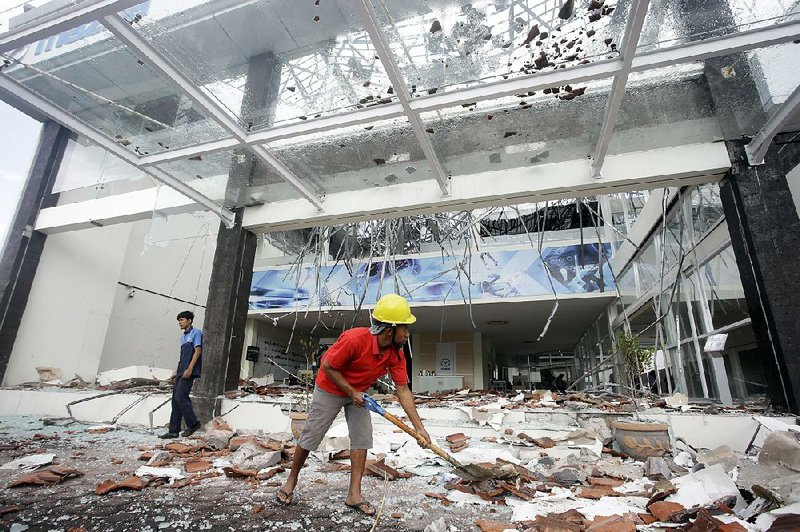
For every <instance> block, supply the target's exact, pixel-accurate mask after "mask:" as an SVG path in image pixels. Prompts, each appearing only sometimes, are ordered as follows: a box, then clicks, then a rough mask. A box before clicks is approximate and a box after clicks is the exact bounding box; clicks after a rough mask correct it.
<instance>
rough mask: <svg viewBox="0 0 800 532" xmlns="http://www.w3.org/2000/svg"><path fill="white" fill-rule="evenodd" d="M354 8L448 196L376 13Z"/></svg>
mask: <svg viewBox="0 0 800 532" xmlns="http://www.w3.org/2000/svg"><path fill="white" fill-rule="evenodd" d="M356 6H357V7H358V10H359V12H360V14H361V21H362V22H363V23H364V26H365V29H366V30H367V33H368V34H369V38H370V40H371V41H372V45H373V46H374V47H375V52H376V53H377V54H378V57H379V58H380V60H381V63H383V68H384V69H385V70H386V75H387V76H388V77H389V80H390V81H391V82H392V87H394V93H395V94H396V95H397V99H398V101H399V102H400V104H401V105H402V106H403V110H404V111H405V113H406V116H407V117H408V121H409V122H410V123H411V128H412V129H413V131H414V136H415V137H417V142H418V143H419V145H420V147H421V148H422V152H423V153H424V154H425V158H426V159H427V160H428V164H429V165H431V169H432V170H433V175H434V176H436V181H437V182H438V183H439V188H440V189H441V190H442V195H443V196H449V195H450V186H449V185H450V183H449V180H450V177H449V176H448V175H447V172H446V171H445V169H444V167H443V166H442V164H441V163H440V162H439V157H437V155H436V152H435V151H434V149H433V143H432V142H431V139H430V138H429V137H428V134H427V133H426V132H425V125H424V124H423V123H422V118H420V116H419V113H418V112H417V111H414V109H412V108H411V103H410V101H409V98H408V86H407V85H406V82H405V80H404V79H403V73H402V72H400V67H399V66H398V65H397V62H396V61H395V60H394V56H392V52H391V50H389V42H388V40H387V39H386V35H385V34H384V33H383V29H382V28H381V26H380V22H379V21H378V17H377V15H376V13H375V8H373V7H372V3H371V2H370V0H361V1H360V2H356Z"/></svg>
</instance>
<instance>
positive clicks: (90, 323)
mask: <svg viewBox="0 0 800 532" xmlns="http://www.w3.org/2000/svg"><path fill="white" fill-rule="evenodd" d="M130 233H131V227H130V225H126V224H122V225H117V226H112V227H102V228H94V229H87V230H84V231H76V232H71V233H64V234H60V235H53V236H50V237H48V239H47V241H46V243H45V246H44V251H43V253H42V257H41V260H40V262H39V266H38V269H37V271H36V278H35V279H34V282H33V286H32V287H31V293H30V296H29V298H28V304H27V306H26V309H25V314H24V315H23V317H22V322H21V324H20V328H19V332H18V333H17V339H16V342H15V343H14V349H13V350H12V352H11V358H10V360H9V363H8V369H7V370H6V373H5V377H4V379H3V383H4V384H5V385H14V384H19V383H21V382H29V381H38V374H37V372H36V366H53V367H57V368H60V369H61V372H62V377H63V379H64V380H68V379H71V378H72V377H73V376H74V375H80V376H81V377H82V378H83V379H85V380H88V381H93V380H94V377H95V375H96V373H97V368H98V365H99V362H100V356H101V353H102V351H103V344H104V342H105V338H106V330H107V328H108V323H109V318H110V317H111V312H112V308H113V306H114V297H115V294H116V286H117V279H119V275H120V271H121V269H122V262H123V259H124V257H125V250H126V247H127V244H128V237H129V235H130Z"/></svg>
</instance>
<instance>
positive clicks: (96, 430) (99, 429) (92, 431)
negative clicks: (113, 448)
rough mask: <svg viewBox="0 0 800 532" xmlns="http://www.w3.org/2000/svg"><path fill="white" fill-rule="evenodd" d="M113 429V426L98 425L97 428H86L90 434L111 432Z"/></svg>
mask: <svg viewBox="0 0 800 532" xmlns="http://www.w3.org/2000/svg"><path fill="white" fill-rule="evenodd" d="M111 430H114V429H113V428H112V427H98V428H96V429H86V432H88V433H90V434H105V433H106V432H109V431H111Z"/></svg>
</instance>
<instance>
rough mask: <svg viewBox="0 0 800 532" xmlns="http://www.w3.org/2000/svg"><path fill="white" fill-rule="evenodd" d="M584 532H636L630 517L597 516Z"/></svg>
mask: <svg viewBox="0 0 800 532" xmlns="http://www.w3.org/2000/svg"><path fill="white" fill-rule="evenodd" d="M586 532H636V524H635V523H634V522H633V519H632V518H631V517H630V515H611V516H598V517H595V518H594V520H593V521H592V522H591V523H589V526H588V527H587V528H586Z"/></svg>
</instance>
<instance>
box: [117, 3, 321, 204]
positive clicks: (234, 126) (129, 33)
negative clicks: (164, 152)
mask: <svg viewBox="0 0 800 532" xmlns="http://www.w3.org/2000/svg"><path fill="white" fill-rule="evenodd" d="M102 23H103V25H104V26H105V27H106V28H108V30H109V31H110V32H111V33H113V34H114V36H115V37H116V38H117V39H119V40H120V41H122V42H123V43H125V45H126V46H127V47H128V48H129V49H131V50H133V51H135V52H136V53H138V54H140V55H141V57H140V59H141V60H143V61H145V62H147V63H149V64H151V65H152V66H153V67H154V68H155V70H156V72H158V73H159V74H160V75H162V76H163V77H165V78H166V79H168V80H169V81H170V82H172V83H173V84H174V85H175V86H176V87H177V89H178V90H179V91H181V92H182V93H183V94H185V95H186V96H187V97H188V98H189V99H190V100H191V101H192V103H194V104H195V105H196V106H197V107H198V108H199V109H201V110H202V111H203V112H204V113H205V114H206V115H207V116H209V117H210V118H212V119H214V120H215V121H216V122H217V123H218V124H219V125H220V126H222V127H223V128H224V129H225V130H226V131H227V132H228V133H229V134H230V135H232V136H233V138H234V139H236V140H237V141H238V142H240V143H242V144H244V143H245V142H246V137H247V132H246V131H245V130H244V128H242V126H241V125H240V124H239V122H238V121H236V119H235V118H234V117H233V116H232V115H231V114H230V113H229V112H228V111H227V110H226V109H225V108H224V107H223V106H222V104H221V103H219V102H218V101H217V100H216V99H215V98H214V97H213V96H209V95H208V94H206V93H205V92H204V91H203V90H202V89H200V87H198V86H197V85H196V84H195V83H193V82H192V81H191V80H190V79H189V78H187V77H186V76H185V75H184V74H183V73H182V72H181V71H180V70H178V69H177V68H176V67H174V66H173V65H172V64H171V63H170V62H169V61H167V60H166V59H165V58H164V57H163V56H162V55H161V53H160V52H158V51H157V50H155V49H154V48H153V47H152V46H151V45H150V43H149V42H147V41H146V40H145V39H144V37H142V36H141V35H140V34H139V33H138V32H137V31H136V30H134V29H133V28H132V27H131V25H130V24H129V23H128V22H127V21H126V20H125V19H124V18H122V17H121V16H120V15H117V14H114V15H109V16H107V17H104V18H103V20H102ZM251 151H252V152H253V153H254V154H255V155H256V157H258V158H259V159H261V161H262V162H263V163H264V164H266V165H269V166H272V167H274V168H275V170H276V171H277V172H278V173H280V175H281V176H282V177H283V178H284V179H285V180H286V181H288V182H289V184H291V185H292V186H293V187H294V188H295V189H296V190H297V191H298V192H299V193H300V194H301V195H302V196H303V197H304V198H305V199H307V200H308V201H309V202H311V203H312V204H313V205H314V206H315V207H316V208H317V209H322V199H321V198H319V197H318V196H317V195H316V194H315V193H314V192H313V191H312V190H311V188H309V187H308V185H306V184H305V183H304V182H303V181H302V180H301V179H300V178H299V177H297V176H296V175H294V174H293V173H292V172H291V171H290V170H289V169H288V168H286V166H285V165H282V164H280V167H277V166H275V163H277V162H278V161H277V158H276V157H275V156H274V155H272V154H271V153H270V152H269V150H268V149H267V148H266V147H264V146H251Z"/></svg>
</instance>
